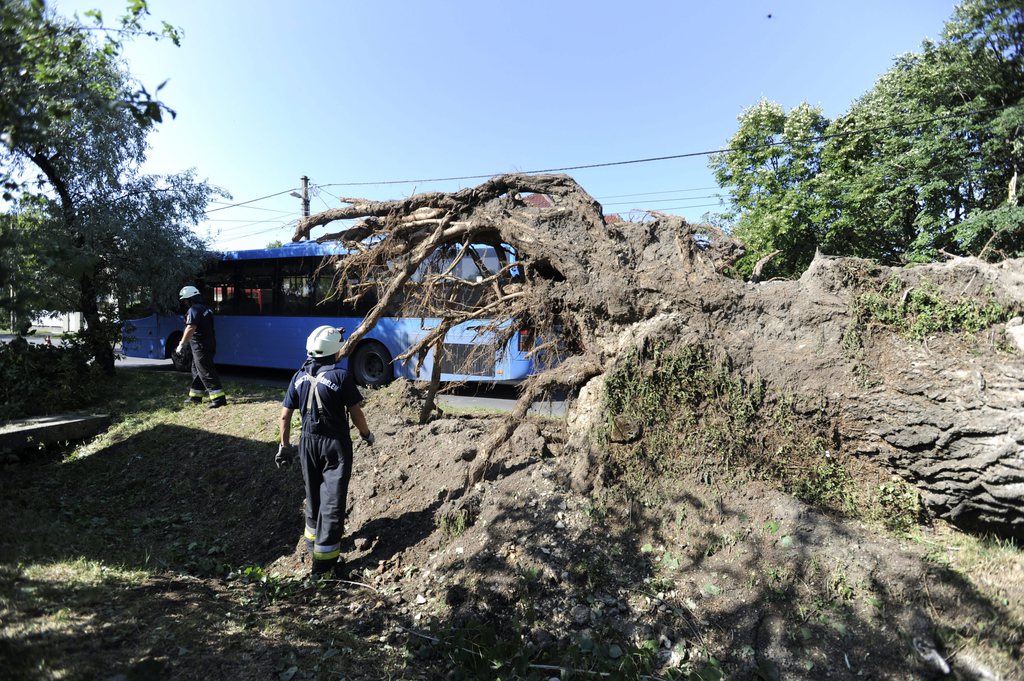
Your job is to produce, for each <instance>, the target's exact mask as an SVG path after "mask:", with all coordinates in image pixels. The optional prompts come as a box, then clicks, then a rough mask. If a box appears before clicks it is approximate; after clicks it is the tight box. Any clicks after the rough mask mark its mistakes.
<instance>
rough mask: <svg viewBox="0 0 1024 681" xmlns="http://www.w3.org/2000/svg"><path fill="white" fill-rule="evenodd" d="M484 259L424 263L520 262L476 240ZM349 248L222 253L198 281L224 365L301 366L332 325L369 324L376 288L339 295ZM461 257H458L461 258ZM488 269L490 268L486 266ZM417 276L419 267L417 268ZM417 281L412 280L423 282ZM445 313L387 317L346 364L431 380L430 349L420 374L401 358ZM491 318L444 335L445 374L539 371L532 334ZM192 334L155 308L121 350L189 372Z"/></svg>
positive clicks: (299, 246) (503, 377)
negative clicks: (182, 345)
mask: <svg viewBox="0 0 1024 681" xmlns="http://www.w3.org/2000/svg"><path fill="white" fill-rule="evenodd" d="M473 249H474V250H475V251H476V256H477V257H473V258H470V257H462V258H458V259H453V258H449V259H448V260H447V262H444V259H445V257H446V256H445V254H444V253H441V254H435V256H433V258H432V261H431V262H428V263H426V264H425V267H431V268H443V269H435V270H434V271H447V270H448V268H450V267H451V266H452V264H453V263H454V268H453V269H452V270H451V273H452V274H453V275H455V276H458V277H460V278H462V279H467V280H469V281H474V280H479V279H478V278H479V277H482V276H485V274H486V270H489V273H494V272H497V271H499V270H500V269H501V268H502V267H504V266H506V265H508V264H510V263H511V262H512V259H513V255H512V253H511V249H509V248H508V247H503V246H498V247H495V246H489V245H476V246H473ZM346 253H347V250H346V249H345V248H344V247H343V246H341V245H340V244H337V243H325V244H320V243H316V242H310V241H303V242H299V243H291V244H288V245H285V246H281V247H279V248H262V249H255V250H244V251H226V252H223V253H219V254H218V257H217V259H216V261H215V262H214V263H213V265H212V266H210V267H208V268H207V269H206V271H205V272H204V273H203V275H202V276H201V277H200V278H199V280H198V281H197V282H196V285H197V286H198V287H199V289H200V291H202V293H203V300H204V302H205V303H206V304H207V305H209V306H210V308H211V309H212V310H213V312H214V314H215V315H216V329H217V355H216V362H217V364H228V365H236V366H250V367H267V368H274V369H296V368H298V367H299V366H301V365H302V363H303V361H304V360H305V346H306V337H307V336H308V335H309V333H310V332H311V331H312V330H313V329H315V328H316V327H318V326H321V325H324V324H327V325H331V326H340V327H343V328H344V329H345V332H346V333H345V337H346V338H347V337H348V334H350V333H351V332H352V331H354V330H355V329H356V327H358V326H359V324H360V323H362V321H363V318H364V317H365V315H366V314H368V313H369V311H370V310H371V309H372V308H373V306H374V305H375V304H376V302H377V301H376V297H375V296H374V295H373V294H372V292H371V293H368V294H367V295H365V296H363V297H362V298H360V300H359V302H358V303H357V304H355V305H351V304H346V303H345V302H344V301H342V300H340V297H339V296H337V295H335V292H336V289H337V284H336V273H337V267H336V266H333V265H332V263H334V262H336V260H337V256H342V257H343V256H344V255H345V254H346ZM455 260H457V262H455ZM481 266H483V267H484V268H485V271H480V270H479V268H480V267H481ZM417 276H419V273H417ZM415 278H416V277H414V279H415ZM440 321H441V320H440V319H437V318H425V317H395V316H385V317H381V318H380V320H378V322H377V324H376V325H375V326H374V327H373V329H371V330H370V332H369V333H367V334H366V336H364V337H363V338H362V340H361V341H360V342H359V344H358V345H357V346H356V347H355V348H354V350H353V351H352V352H351V354H350V355H349V357H348V358H346V360H345V361H346V362H347V364H348V368H349V370H350V371H351V372H352V374H353V377H354V378H355V379H356V382H357V383H359V384H360V385H365V386H372V387H378V386H382V385H385V384H387V383H389V382H390V381H391V380H393V379H394V378H407V379H410V380H429V379H430V376H431V372H432V370H433V366H434V361H435V358H434V356H433V355H434V352H433V351H430V352H429V353H428V354H427V356H426V359H425V361H424V362H423V364H422V366H421V367H420V370H419V372H418V373H417V371H416V361H415V358H413V359H410V360H409V361H408V362H400V361H394V358H395V357H397V356H398V355H400V354H402V353H404V352H405V351H407V350H408V349H409V348H410V347H411V346H412V345H413V344H414V343H416V342H417V341H419V340H421V339H422V338H423V337H424V336H425V335H426V334H428V333H429V332H430V330H431V329H434V328H436V327H437V326H438V324H439V323H440ZM487 326H488V322H487V320H475V321H474V322H472V323H465V324H461V325H459V326H456V327H454V328H452V329H451V330H450V331H449V332H448V334H447V335H446V336H445V340H444V345H443V351H442V357H441V380H443V381H480V382H497V383H516V382H519V381H522V380H523V379H525V378H526V377H528V376H529V375H530V374H531V373H533V372H534V370H535V361H534V359H533V358H532V357H531V356H530V351H531V350H532V349H533V344H534V337H533V334H532V333H531V332H530V331H529V330H527V329H522V330H517V332H516V333H515V334H514V335H513V336H512V338H511V340H510V341H509V342H508V343H506V344H505V345H503V346H502V347H497V346H496V336H497V334H495V333H494V332H493V331H488V330H487V329H486V327H487ZM183 330H184V317H183V316H182V315H174V314H154V315H150V316H149V317H144V318H142V319H133V320H129V321H127V322H126V323H125V331H124V336H123V340H122V352H123V354H124V355H126V356H128V357H143V358H151V359H172V360H174V361H175V368H177V369H179V370H182V371H187V370H188V369H189V365H190V363H191V358H185V359H184V360H183V361H182V360H178V359H176V358H175V357H173V356H172V355H173V351H174V348H175V347H176V346H177V344H178V341H179V340H180V339H181V334H182V331H183Z"/></svg>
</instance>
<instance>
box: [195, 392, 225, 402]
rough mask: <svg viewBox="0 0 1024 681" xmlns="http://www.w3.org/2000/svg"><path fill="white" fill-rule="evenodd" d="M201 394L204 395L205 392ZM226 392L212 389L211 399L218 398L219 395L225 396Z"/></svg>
mask: <svg viewBox="0 0 1024 681" xmlns="http://www.w3.org/2000/svg"><path fill="white" fill-rule="evenodd" d="M199 394H200V395H202V394H203V393H199ZM224 394H225V393H224V391H223V390H211V391H210V399H211V400H215V399H217V398H219V397H224Z"/></svg>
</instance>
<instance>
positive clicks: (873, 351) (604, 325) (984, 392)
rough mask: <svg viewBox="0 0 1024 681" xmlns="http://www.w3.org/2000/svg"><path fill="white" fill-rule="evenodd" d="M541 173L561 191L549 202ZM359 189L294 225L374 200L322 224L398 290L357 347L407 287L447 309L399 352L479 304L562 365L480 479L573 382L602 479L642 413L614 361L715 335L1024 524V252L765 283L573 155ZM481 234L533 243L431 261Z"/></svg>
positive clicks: (968, 509)
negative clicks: (440, 187) (614, 440)
mask: <svg viewBox="0 0 1024 681" xmlns="http://www.w3.org/2000/svg"><path fill="white" fill-rule="evenodd" d="M530 193H536V194H544V195H546V196H548V197H549V198H550V199H551V201H552V204H553V205H552V206H550V207H537V206H534V205H532V204H531V203H529V202H527V201H526V200H525V196H526V195H528V194H530ZM343 201H344V202H345V203H347V204H349V205H347V206H344V207H341V208H336V209H331V210H327V211H324V212H321V213H318V214H316V215H313V216H310V217H308V218H306V219H304V220H302V221H301V222H300V223H299V225H298V227H297V229H296V232H295V235H294V237H293V240H295V241H298V240H301V239H304V238H309V237H310V234H311V231H312V230H313V229H315V228H318V227H323V226H326V225H329V224H331V223H333V222H335V221H338V220H343V219H359V222H357V223H356V224H355V225H354V226H352V227H349V228H346V229H344V230H341V231H337V232H333V233H327V234H324V235H321V236H319V237H318V240H319V241H329V240H338V241H342V242H344V243H345V244H346V245H347V246H348V247H349V248H350V249H351V250H352V254H351V255H349V256H346V257H344V258H341V259H340V260H339V261H338V262H337V263H336V266H337V275H338V278H337V281H338V289H339V291H338V294H339V295H341V296H344V297H346V298H348V299H358V298H359V297H361V296H363V295H366V294H367V293H368V291H369V289H371V288H372V289H374V291H375V293H376V295H377V297H378V301H379V302H378V304H377V305H376V307H375V308H374V310H373V311H372V313H371V314H370V315H369V316H368V317H367V318H366V320H365V321H364V323H363V324H362V325H361V326H360V327H359V328H358V329H356V330H355V331H354V332H353V333H352V335H351V336H350V338H349V339H348V340H347V341H346V347H345V348H343V351H344V352H346V353H348V352H349V351H351V350H352V349H353V348H354V347H355V345H356V344H357V343H358V341H359V340H360V339H361V338H362V336H363V335H364V334H365V333H366V332H367V331H368V330H369V329H370V328H372V326H373V325H374V324H375V323H376V321H377V320H378V319H379V318H380V317H381V316H382V315H383V314H384V312H385V310H386V309H389V308H394V307H396V306H397V307H402V308H403V310H404V312H403V313H404V314H411V315H413V316H430V317H440V318H442V320H443V321H442V323H441V325H439V326H438V327H437V328H436V329H435V330H434V332H433V333H431V334H428V335H427V336H426V337H425V338H423V339H422V340H421V341H419V342H418V343H417V344H416V345H414V346H413V347H412V348H410V349H409V351H408V352H407V353H405V354H404V355H403V356H401V357H399V358H396V360H402V361H422V360H423V358H424V357H425V355H426V353H427V352H428V351H431V350H434V351H435V352H437V351H439V350H440V349H441V343H442V340H443V338H444V335H445V333H446V332H447V330H448V329H450V328H452V327H453V326H455V325H457V324H460V323H462V322H466V321H470V320H477V321H479V320H482V319H486V320H488V321H487V328H486V329H485V331H490V332H492V333H494V334H496V335H497V337H498V340H499V343H500V342H501V341H502V340H507V339H508V338H509V337H510V336H511V334H513V333H515V332H516V330H517V329H519V328H520V327H523V326H526V327H529V328H532V329H534V330H535V331H536V334H537V338H539V339H542V340H541V342H540V344H539V346H538V347H537V348H536V350H535V353H536V355H537V357H538V358H539V359H540V360H541V362H542V364H543V365H544V366H545V369H544V370H543V371H541V372H540V373H538V374H537V375H536V376H534V377H533V378H531V379H530V380H529V381H527V382H526V383H525V384H524V385H523V386H522V388H521V393H520V399H519V402H518V404H517V406H516V409H515V411H514V413H513V414H512V416H511V417H510V418H509V419H507V420H506V421H505V422H504V424H503V425H502V426H501V427H500V428H498V429H497V430H496V431H495V432H493V433H492V434H491V436H490V438H489V440H488V441H487V442H486V443H485V444H484V445H482V446H481V448H480V451H481V452H482V455H481V456H480V457H479V458H478V459H477V461H476V467H475V468H474V469H473V470H472V471H471V473H470V476H469V479H468V480H467V481H466V482H467V486H468V485H470V484H472V483H474V482H476V481H478V480H479V479H480V478H481V477H482V476H483V475H484V474H485V472H486V470H487V468H488V466H490V465H491V464H492V463H493V458H494V456H495V453H496V452H498V451H500V449H499V447H500V445H501V444H502V443H503V442H504V441H505V440H506V439H507V438H508V437H509V436H510V435H511V434H512V432H513V431H514V430H515V428H516V426H517V425H518V423H519V422H520V421H521V419H522V418H523V417H524V416H525V415H526V412H527V410H528V408H529V405H530V404H532V403H533V401H535V399H537V397H538V396H539V395H541V394H543V393H545V392H547V391H551V390H554V389H566V390H569V391H579V398H578V399H577V400H576V401H575V402H574V403H573V405H572V406H571V409H570V412H569V415H568V418H567V423H568V430H569V432H568V439H567V448H566V449H567V456H572V457H575V460H576V465H575V471H576V472H575V474H574V476H573V479H574V484H576V485H577V486H582V487H586V486H588V485H591V484H594V483H598V484H599V483H600V481H601V477H602V474H603V471H604V466H603V463H604V461H605V459H606V458H607V456H608V454H607V451H606V449H607V448H606V447H605V444H607V441H608V424H609V423H612V424H615V423H616V419H617V418H619V417H621V416H623V415H620V414H614V413H609V402H608V401H607V399H606V394H605V390H604V385H605V378H606V377H607V376H608V375H610V374H611V373H612V372H613V371H615V370H616V368H617V367H619V366H620V365H621V363H622V362H623V361H624V359H625V358H626V357H630V356H635V353H636V352H638V351H639V352H640V355H641V356H650V354H651V349H652V348H656V347H662V346H666V347H674V348H680V347H696V346H701V347H704V348H712V349H713V351H714V352H715V353H717V354H718V355H720V356H721V357H723V358H725V359H724V361H727V362H728V365H729V367H730V371H732V372H734V373H735V374H736V375H737V376H738V377H740V379H741V380H743V381H747V382H748V383H749V384H750V385H755V384H757V385H764V386H767V387H768V389H769V390H770V391H771V392H772V394H773V395H775V396H777V397H779V396H781V397H784V398H785V399H786V400H788V401H789V402H791V403H792V404H793V405H795V406H794V409H795V410H796V411H797V412H799V413H803V414H806V415H812V414H813V415H814V417H815V418H816V419H817V420H818V421H819V422H821V421H827V426H825V427H823V429H822V432H824V433H827V438H828V440H829V443H830V444H829V446H830V447H833V448H836V449H839V450H841V451H843V452H847V453H849V454H851V455H856V456H858V457H863V458H866V459H870V460H872V461H874V462H877V463H878V464H879V465H882V466H884V467H886V468H887V469H889V470H891V471H893V472H895V473H897V474H898V475H899V476H900V477H902V478H903V479H904V480H906V481H907V482H909V483H911V484H913V485H915V486H916V487H917V488H918V489H919V490H920V491H921V495H922V500H923V501H924V502H925V504H926V505H927V506H928V507H929V508H930V509H931V511H932V512H934V513H935V514H936V515H938V516H940V517H943V518H946V519H949V520H950V521H953V522H956V523H959V524H960V525H962V526H964V527H968V528H972V529H978V530H984V531H992V532H996V533H999V534H1003V535H1014V536H1024V516H1022V515H1021V513H1020V508H1019V499H1020V497H1021V494H1022V492H1024V461H1022V455H1021V452H1022V451H1024V406H1022V405H1024V380H1022V379H1024V362H1022V360H1021V352H1022V350H1024V338H1022V337H1021V336H1020V335H1014V334H1015V329H1014V328H1012V325H1013V323H1014V321H1016V320H1013V316H1014V314H1019V306H1020V301H1022V300H1024V273H1022V262H1021V261H1020V260H1008V261H1004V262H1003V263H1001V264H990V263H986V262H983V261H980V260H976V259H969V258H959V259H954V260H952V261H950V262H948V263H944V264H936V265H929V266H925V267H917V268H910V269H900V268H895V269H890V268H881V267H877V266H874V265H872V264H870V263H868V262H865V261H860V260H853V259H842V258H830V257H825V256H818V257H817V258H815V260H814V262H813V263H812V265H811V267H810V268H809V269H808V271H807V272H806V273H805V274H804V275H803V276H802V277H801V278H800V279H799V280H797V281H771V282H765V283H759V284H754V283H748V282H742V281H738V280H735V279H732V278H729V277H727V276H725V275H724V274H723V271H724V270H726V269H727V268H728V267H729V266H730V265H731V264H732V263H734V262H735V261H736V260H737V259H738V258H739V257H741V256H742V255H743V247H742V244H740V243H739V242H737V241H735V240H733V239H732V238H730V237H729V236H728V235H726V234H724V233H722V232H721V231H719V230H717V229H715V228H713V227H710V226H706V225H691V224H688V223H687V222H686V221H684V220H683V219H682V218H679V217H675V216H668V215H660V214H651V216H650V219H649V220H645V221H641V222H629V223H623V222H617V223H612V224H606V222H605V220H604V216H603V214H602V211H601V206H600V205H599V204H598V203H597V202H596V201H595V200H594V199H593V198H592V197H590V196H589V195H588V194H587V193H586V192H585V191H583V189H582V188H580V187H579V185H577V184H576V183H575V182H574V181H573V180H572V179H571V178H569V177H567V176H563V175H546V176H526V175H503V176H498V177H495V178H492V179H491V180H488V181H487V182H485V183H483V184H481V185H479V186H478V187H474V188H470V189H465V190H461V191H458V192H453V193H427V194H419V195H416V196H412V197H409V198H407V199H402V200H396V201H385V202H376V201H367V200H363V199H354V198H352V199H343ZM479 243H487V244H494V245H500V244H508V245H509V246H511V247H512V249H513V250H512V253H513V254H514V256H515V257H514V259H512V260H510V261H508V262H506V263H505V264H504V265H503V266H502V267H501V268H500V269H498V270H496V271H493V272H487V275H488V276H485V277H482V278H480V280H479V281H473V282H466V281H462V280H458V279H457V278H455V277H453V276H452V275H451V268H450V267H449V268H448V269H447V270H443V269H442V270H441V271H425V268H424V265H425V263H428V262H429V260H430V258H431V257H432V255H433V254H434V253H436V252H438V250H439V249H446V250H447V251H448V252H449V253H451V254H453V257H454V260H455V261H457V260H458V259H459V258H463V257H474V255H473V253H474V252H473V251H472V249H470V248H469V246H470V245H471V244H479ZM467 299H472V300H473V302H474V304H473V305H465V304H463V302H461V301H465V300H467ZM1015 338H1016V339H1018V340H1017V341H1016V342H1015V341H1014V339H1015ZM631 353H634V354H633V355H631ZM437 364H438V363H436V362H435V366H436V365H437ZM435 379H436V376H435ZM436 388H437V383H436V380H435V382H434V389H435V390H436ZM429 399H432V395H431V397H430V398H428V400H429ZM626 421H627V422H628V419H626ZM627 425H628V423H627ZM638 437H642V435H640V434H638ZM829 455H830V456H832V455H834V453H833V452H829Z"/></svg>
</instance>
